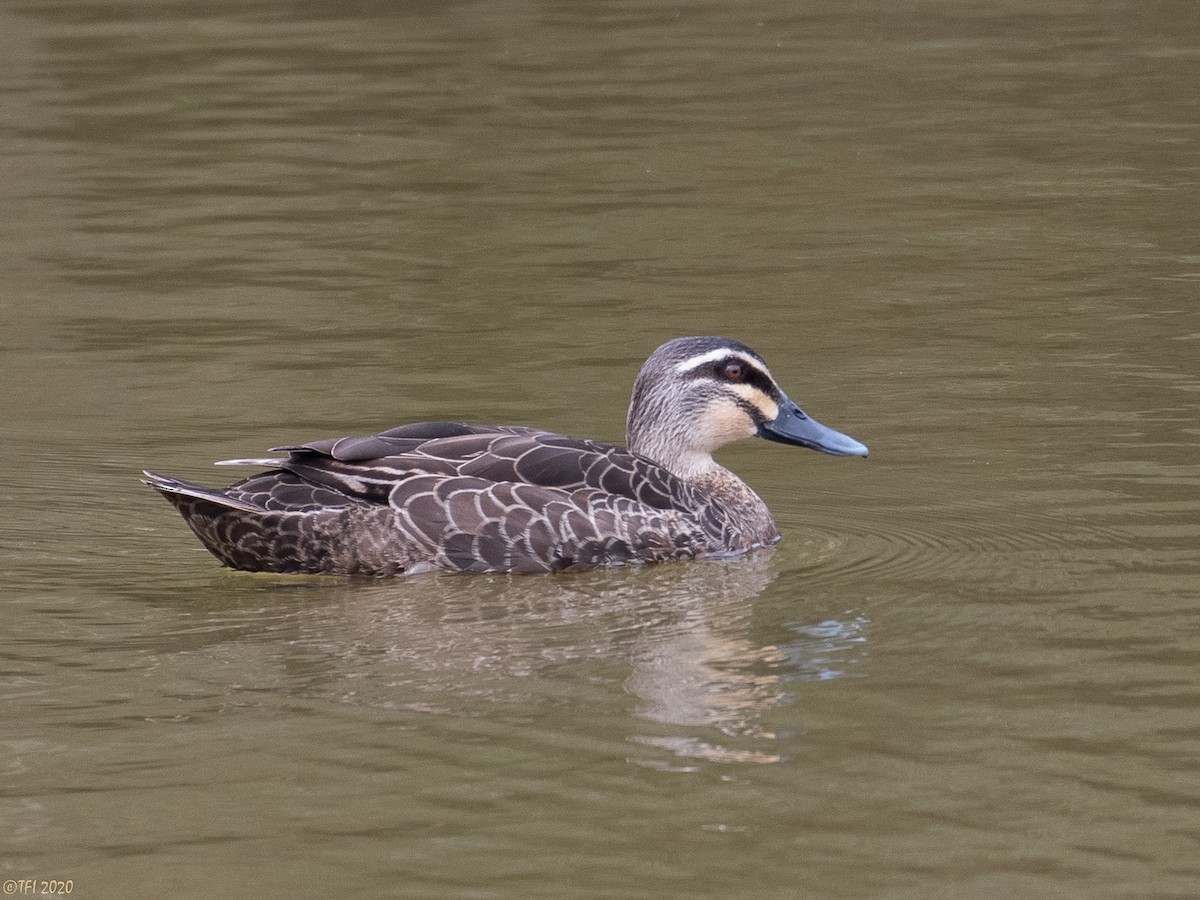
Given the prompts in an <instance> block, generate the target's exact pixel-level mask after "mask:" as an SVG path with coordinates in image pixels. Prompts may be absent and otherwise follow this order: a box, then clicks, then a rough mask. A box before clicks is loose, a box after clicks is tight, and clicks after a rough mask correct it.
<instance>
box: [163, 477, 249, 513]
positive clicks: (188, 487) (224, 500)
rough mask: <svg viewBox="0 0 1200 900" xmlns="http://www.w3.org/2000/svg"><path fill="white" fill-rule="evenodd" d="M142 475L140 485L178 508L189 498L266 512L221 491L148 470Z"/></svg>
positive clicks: (237, 508)
mask: <svg viewBox="0 0 1200 900" xmlns="http://www.w3.org/2000/svg"><path fill="white" fill-rule="evenodd" d="M142 474H143V475H145V476H146V477H145V478H143V479H142V484H148V485H150V487H152V488H154V489H155V490H156V491H158V492H159V493H160V494H162V495H163V496H164V497H166V498H167V500H169V501H170V502H171V503H172V504H174V505H175V506H178V505H179V503H180V502H181V501H182V500H183V499H184V498H189V499H192V500H204V501H206V502H208V503H215V504H217V505H218V506H223V507H225V508H227V509H236V510H240V511H241V512H248V513H263V512H266V510H264V509H263V508H262V507H261V506H257V505H255V504H253V503H248V502H246V501H245V500H239V499H236V498H234V497H230V496H228V495H227V494H225V493H224V492H223V491H219V490H213V489H212V488H206V487H204V486H203V485H199V484H193V483H192V482H190V481H183V480H182V479H179V478H172V477H171V476H170V475H159V474H158V473H157V472H151V471H148V470H143V471H142Z"/></svg>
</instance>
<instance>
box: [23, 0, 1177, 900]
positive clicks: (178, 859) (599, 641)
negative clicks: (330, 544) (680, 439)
mask: <svg viewBox="0 0 1200 900" xmlns="http://www.w3.org/2000/svg"><path fill="white" fill-rule="evenodd" d="M0 25H2V27H0V43H2V45H3V52H0V88H2V90H3V96H4V97H5V102H4V105H3V107H2V109H0V121H2V122H3V127H4V131H5V135H6V136H5V140H4V143H3V148H2V149H0V154H2V156H0V167H2V169H3V172H4V178H2V179H0V204H2V208H3V209H4V210H5V213H6V214H5V215H4V216H3V217H0V246H3V247H4V248H5V249H4V257H5V260H4V272H5V276H4V278H3V279H2V280H0V329H2V331H0V383H3V384H4V385H5V386H6V390H5V397H4V400H3V401H2V402H0V410H2V411H3V426H2V431H0V433H2V434H3V435H4V439H5V440H4V445H5V453H6V466H5V470H4V475H3V477H2V478H0V497H2V500H3V509H4V512H5V515H4V521H3V525H2V526H0V570H2V571H3V573H4V578H3V585H4V587H3V601H2V602H3V610H4V627H3V629H2V634H0V660H2V662H0V710H2V719H0V721H2V722H3V725H2V726H0V772H3V778H2V779H0V821H2V822H3V823H4V827H3V829H0V874H2V875H3V877H4V878H5V879H25V878H35V879H72V881H73V885H74V894H75V895H77V896H89V897H110V896H111V897H116V896H120V897H162V896H172V897H209V896H215V895H219V894H234V893H237V894H244V893H253V894H255V895H258V896H265V897H274V896H280V897H282V896H293V897H294V896H313V897H318V896H330V895H333V894H335V893H336V894H339V895H342V894H357V895H362V896H395V897H422V898H430V897H455V898H459V897H487V898H531V897H554V898H566V897H580V898H583V897H587V898H598V897H621V898H631V897H747V898H749V897H754V898H762V897H781V898H782V897H796V896H805V897H809V896H811V897H864V896H886V897H906V896H911V897H954V898H966V897H993V896H996V895H998V894H1002V893H1008V894H1011V895H1016V896H1055V897H1087V898H1094V897H1134V896H1137V897H1148V896H1154V897H1191V896H1195V895H1196V894H1198V893H1200V865H1198V864H1197V863H1196V859H1197V858H1198V854H1197V840H1198V838H1200V816H1198V813H1200V777H1198V775H1197V765H1196V758H1197V752H1198V751H1200V726H1198V724H1197V717H1196V709H1197V701H1198V700H1200V676H1198V675H1197V662H1198V661H1200V639H1198V632H1200V627H1198V626H1200V623H1198V615H1197V611H1196V610H1197V600H1198V599H1200V578H1198V576H1200V525H1198V523H1200V462H1198V459H1197V454H1196V450H1195V446H1196V443H1197V433H1198V428H1197V415H1196V413H1197V397H1198V394H1197V392H1198V391H1200V368H1198V366H1197V363H1196V358H1197V357H1196V353H1197V347H1198V346H1200V344H1198V343H1197V342H1198V341H1200V308H1198V307H1197V302H1196V294H1197V286H1198V284H1200V275H1198V271H1200V269H1198V267H1200V255H1197V250H1196V247H1197V233H1198V228H1197V218H1196V209H1197V208H1198V202H1197V201H1198V197H1197V183H1198V177H1197V176H1198V172H1200V166H1198V163H1197V159H1198V157H1197V139H1198V138H1200V126H1198V125H1197V122H1200V100H1198V99H1197V95H1196V92H1195V90H1194V85H1195V84H1197V83H1200V44H1198V43H1197V38H1196V35H1197V34H1200V21H1197V12H1196V9H1195V8H1194V6H1193V5H1191V4H1186V3H1162V4H1154V5H1151V6H1146V5H1145V4H1133V3H1127V2H1105V3H1099V4H1096V3H1087V4H1085V3H1071V2H1067V3H1060V4H1055V5H1054V6H1053V7H1046V6H1045V5H1044V4H1034V3H1028V2H1024V0H1012V2H1006V3H1003V4H991V5H969V4H968V5H965V6H964V5H963V4H950V3H930V4H893V5H889V6H886V7H879V6H878V5H875V4H865V3H846V4H836V5H824V4H807V5H800V6H797V5H795V4H777V3H771V2H755V3H750V4H704V3H687V4H677V5H674V6H667V7H663V6H652V5H649V4H635V3H628V2H612V3H594V4H587V5H578V4H517V3H492V4H472V3H461V4H401V5H387V4H380V5H375V4H356V5H355V4H352V5H349V6H347V5H342V6H339V7H337V8H334V7H332V6H329V7H324V6H321V5H315V4H308V5H303V4H300V5H297V4H284V3H270V2H264V3H258V4H253V5H247V4H225V5H222V4H212V3H209V4H191V3H186V2H179V3H161V2H154V3H149V2H146V3H137V2H110V3H51V2H45V3H25V4H16V5H9V6H6V7H5V8H4V9H3V10H0ZM687 333H695V334H705V333H718V334H728V335H729V336H731V337H735V338H738V339H740V340H743V341H745V342H747V343H749V344H750V345H751V346H753V347H755V348H756V349H757V350H759V351H760V352H761V353H762V354H763V355H764V356H765V357H766V358H767V360H768V361H769V362H770V363H771V365H772V368H773V371H774V372H775V374H776V376H777V377H778V378H779V379H780V381H781V382H782V383H783V385H784V387H785V388H786V389H787V390H788V391H789V393H791V394H792V395H793V396H794V397H795V398H796V399H797V400H798V401H800V402H801V403H802V405H804V406H805V407H806V408H807V409H808V410H809V411H810V412H812V413H813V414H814V415H815V416H817V417H818V418H819V419H821V420H822V421H824V422H827V423H828V424H829V425H831V426H833V427H835V428H838V429H840V430H844V431H846V432H847V433H849V434H852V435H854V436H855V437H858V438H860V439H862V440H864V441H866V442H867V443H868V444H870V446H871V449H872V455H871V457H870V458H869V459H867V460H865V461H864V460H835V459H830V458H827V457H820V456H817V455H815V454H811V453H806V452H804V451H800V450H793V449H789V448H783V447H778V446H774V445H766V444H764V443H762V442H754V443H752V444H747V445H746V446H739V447H736V448H731V449H730V450H729V451H728V452H726V453H725V454H723V457H722V460H723V461H724V462H725V463H726V464H728V465H730V466H731V467H732V468H734V469H736V470H737V471H738V472H739V473H741V474H743V475H744V476H745V477H746V478H747V479H748V480H749V481H750V482H751V483H752V484H753V485H754V486H755V487H756V488H757V489H759V491H760V493H762V495H763V496H764V498H765V499H766V500H767V502H768V504H769V505H770V506H771V508H772V510H773V511H774V512H775V514H776V518H777V520H778V521H779V524H780V527H781V529H782V531H783V532H784V535H785V539H784V541H783V542H782V543H781V544H780V545H779V546H778V548H776V549H775V550H773V551H771V552H768V553H764V554H761V555H759V556H756V557H753V558H750V559H745V560H740V561H735V562H730V563H704V564H696V565H691V566H662V567H658V568H652V569H643V570H623V571H613V572H599V573H584V574H581V575H572V576H565V577H555V578H470V579H466V578H463V579H452V578H438V577H425V578H419V579H413V580H410V581H398V582H360V581H350V580H340V579H329V580H322V579H288V578H281V577H268V576H250V575H242V574H234V573H228V572H225V571H223V570H221V569H220V568H219V567H217V565H216V564H215V562H214V560H213V559H212V558H211V557H209V556H208V555H207V554H206V553H205V552H204V551H203V550H202V549H200V548H199V547H198V546H197V545H196V544H195V542H194V540H193V539H192V537H191V535H190V534H189V533H188V532H187V530H186V528H185V527H184V525H183V523H182V522H181V521H180V520H179V519H178V517H177V516H175V514H174V513H173V512H172V511H171V510H170V508H169V507H168V506H167V505H166V504H164V503H162V501H161V500H160V499H159V498H158V497H156V496H155V495H154V494H153V493H152V492H150V491H149V490H148V489H145V488H143V487H142V486H141V485H139V484H138V483H137V472H138V470H139V469H141V468H142V467H143V466H149V467H153V468H155V469H158V470H162V471H167V472H171V473H173V474H177V475H180V476H184V477H191V478H195V479H198V480H202V481H208V482H210V483H218V482H219V481H220V480H221V478H223V477H226V475H225V474H224V473H223V472H222V471H221V470H212V469H210V468H209V466H208V463H209V462H210V461H211V460H215V459H222V458H227V457H232V456H245V455H253V454H257V453H260V452H262V451H263V450H264V449H266V448H267V447H271V446H277V445H279V444H286V443H289V442H292V441H296V440H303V439H309V438H316V437H325V436H331V435H336V434H346V433H366V432H369V431H372V430H375V429H379V428H385V427H389V426H392V425H395V424H399V423H400V422H404V421H411V420H418V419H422V418H462V419H469V420H476V421H495V422H514V423H530V424H538V425H542V426H546V427H550V428H555V429H559V430H562V431H566V432H569V433H576V434H585V435H589V436H594V437H598V438H603V439H610V440H619V439H620V438H621V436H622V427H623V419H624V410H625V404H626V402H627V399H628V390H629V387H630V385H631V383H632V379H633V375H634V373H635V372H636V370H637V367H638V366H639V365H640V363H641V362H642V360H643V359H644V358H645V356H646V355H648V353H649V352H650V351H651V350H652V349H653V348H654V347H655V346H657V344H658V343H660V342H661V341H662V340H665V339H667V338H669V337H673V336H676V335H680V334H687Z"/></svg>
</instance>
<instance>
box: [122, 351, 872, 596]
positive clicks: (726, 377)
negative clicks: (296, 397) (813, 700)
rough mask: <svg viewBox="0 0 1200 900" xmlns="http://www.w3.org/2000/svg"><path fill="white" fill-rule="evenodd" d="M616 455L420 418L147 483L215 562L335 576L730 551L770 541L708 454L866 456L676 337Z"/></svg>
mask: <svg viewBox="0 0 1200 900" xmlns="http://www.w3.org/2000/svg"><path fill="white" fill-rule="evenodd" d="M628 431H629V435H628V436H629V443H630V448H629V449H626V448H624V447H618V446H615V445H612V444H605V443H600V442H597V441H591V440H586V439H582V438H573V437H567V436H564V435H560V434H554V433H552V432H547V431H539V430H537V429H534V428H526V427H521V426H486V425H467V424H461V423H448V422H422V423H416V424H412V425H404V426H401V427H399V428H395V429H392V430H391V431H385V432H383V433H382V434H377V435H373V436H369V437H358V438H338V439H333V440H325V441H316V442H313V443H309V444H305V445H302V446H298V447H286V448H281V449H282V450H286V451H287V454H288V455H287V456H286V457H283V458H272V459H257V460H232V461H230V462H231V463H234V464H253V465H259V466H265V467H267V468H268V469H269V471H267V472H264V473H261V474H258V475H253V476H251V477H250V478H247V479H245V480H243V481H240V482H238V483H236V484H234V485H232V486H230V487H228V488H224V489H221V490H210V489H208V488H204V487H201V486H199V485H195V484H189V483H187V482H183V481H179V480H177V479H174V478H169V477H166V476H161V475H155V474H153V473H149V472H148V473H146V474H147V476H148V479H149V480H148V482H147V483H148V484H150V485H151V486H152V487H154V488H155V489H156V490H158V491H159V492H160V493H161V494H162V495H163V496H164V497H166V498H167V499H168V500H170V501H171V503H173V504H174V505H175V507H176V508H177V509H178V510H179V511H180V513H182V515H183V517H184V519H185V520H186V521H187V523H188V525H189V526H190V527H191V528H192V530H193V531H194V532H195V533H196V535H197V536H198V537H199V538H200V540H201V541H202V542H203V543H204V545H205V546H206V547H208V549H209V550H211V551H212V552H213V554H215V555H216V556H217V557H218V558H219V559H220V560H221V561H222V562H223V563H225V564H226V565H228V566H231V567H232V568H235V569H245V570H250V571H269V572H290V573H314V574H318V573H324V574H342V575H400V574H414V573H417V572H424V571H430V570H442V571H447V572H514V573H518V572H519V573H525V572H554V571H562V570H566V569H589V568H593V567H596V566H606V565H618V564H622V563H628V562H657V561H660V560H667V559H681V558H695V557H710V556H729V555H737V554H741V553H745V552H747V551H749V550H752V549H755V548H757V547H762V546H765V545H768V544H771V543H773V542H775V541H776V540H778V539H779V534H778V532H777V531H776V528H775V522H774V520H773V519H772V518H771V514H770V512H769V511H768V510H767V507H766V505H765V504H764V503H763V502H762V500H761V499H759V497H758V495H757V494H755V493H754V491H753V490H751V489H750V487H749V486H748V485H746V483H745V482H743V481H742V480H741V479H740V478H738V477H737V476H736V475H734V474H733V473H732V472H730V471H729V470H727V469H725V468H723V467H721V466H719V465H717V463H716V462H715V461H714V460H713V459H712V451H713V450H714V449H715V448H716V447H718V446H721V445H722V444H724V443H728V442H729V441H731V440H736V439H737V438H740V437H748V436H751V435H753V434H761V435H762V436H764V437H769V438H771V439H774V440H779V441H783V442H786V443H795V444H801V445H805V446H810V447H813V448H814V449H819V450H822V451H824V452H827V453H833V454H836V455H865V454H866V447H864V446H863V445H862V444H859V443H858V442H857V441H854V440H853V439H851V438H847V437H845V436H844V435H840V434H838V433H837V432H835V431H832V430H831V429H827V428H825V427H824V426H821V425H819V424H818V423H816V422H814V421H813V420H812V419H809V418H807V417H806V416H804V414H803V413H801V412H800V411H799V409H798V408H796V407H795V404H793V403H791V401H790V400H788V399H787V397H786V395H785V394H783V392H782V391H781V390H779V388H778V386H777V385H775V382H774V380H773V379H772V378H771V376H770V373H769V372H768V371H767V369H766V366H765V364H763V362H762V360H761V358H759V357H758V356H757V354H755V353H754V352H753V351H751V350H750V349H749V348H748V347H745V346H744V345H742V344H738V343H737V342H734V341H729V340H726V339H723V338H679V339H677V340H675V341H670V342H668V343H667V344H664V345H663V346H662V347H660V348H659V349H658V350H657V351H655V353H654V354H653V355H652V356H651V357H650V359H649V360H648V361H647V363H646V365H645V366H644V367H643V369H642V372H641V374H640V375H639V376H638V380H637V383H636V385H635V387H634V395H633V401H632V403H631V406H630V411H629V422H628Z"/></svg>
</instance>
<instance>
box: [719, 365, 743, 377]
mask: <svg viewBox="0 0 1200 900" xmlns="http://www.w3.org/2000/svg"><path fill="white" fill-rule="evenodd" d="M721 373H722V374H723V375H724V376H725V377H726V378H728V379H729V380H730V381H741V380H742V379H743V378H745V377H746V370H745V369H744V368H742V366H741V364H740V363H734V362H731V363H725V368H724V369H722V370H721Z"/></svg>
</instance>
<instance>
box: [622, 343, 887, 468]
mask: <svg viewBox="0 0 1200 900" xmlns="http://www.w3.org/2000/svg"><path fill="white" fill-rule="evenodd" d="M755 436H758V437H764V438H766V439H767V440H771V441H779V442H780V443H783V444H795V445H796V446H799V447H808V448H810V449H813V450H820V451H821V452H822V453H829V454H832V455H834V456H866V455H867V447H866V445H865V444H860V443H859V442H858V441H856V440H854V438H852V437H848V436H847V435H844V434H842V433H840V432H837V431H834V430H833V429H832V428H826V427H825V426H824V425H822V424H821V423H820V422H818V421H816V420H815V419H812V418H810V417H809V416H807V415H806V414H805V413H804V412H803V411H802V410H801V409H800V407H798V406H797V405H796V404H795V403H793V402H792V400H791V399H790V398H789V397H788V395H787V394H785V393H784V392H783V389H782V388H780V387H779V385H778V384H777V383H776V382H775V379H774V378H773V377H772V376H771V372H770V370H769V369H768V368H767V364H766V363H765V362H763V359H762V357H761V356H759V355H758V354H757V353H755V352H754V351H753V350H751V349H750V348H749V347H747V346H746V345H745V344H740V343H738V342H737V341H731V340H729V339H728V338H721V337H684V338H676V339H675V340H673V341H667V343H665V344H663V345H662V346H661V347H659V348H658V349H657V350H655V351H654V353H652V354H651V355H650V358H649V359H648V360H646V364H645V365H644V366H642V370H641V372H639V373H638V377H637V381H636V382H634V385H633V398H632V399H631V401H630V404H629V418H628V421H627V423H626V437H627V439H628V442H629V449H630V450H632V451H633V452H634V453H639V454H641V455H642V456H646V457H649V458H650V459H653V460H654V461H655V462H657V463H658V464H659V465H661V466H664V467H665V468H667V469H669V470H670V471H671V472H673V473H674V474H676V475H680V476H682V477H688V476H693V475H701V474H703V473H705V472H707V471H710V470H711V469H713V467H715V466H716V463H715V462H714V461H713V458H712V454H713V451H715V450H716V449H717V448H718V447H722V446H724V445H725V444H728V443H730V442H732V441H738V440H741V439H742V438H748V437H755Z"/></svg>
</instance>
